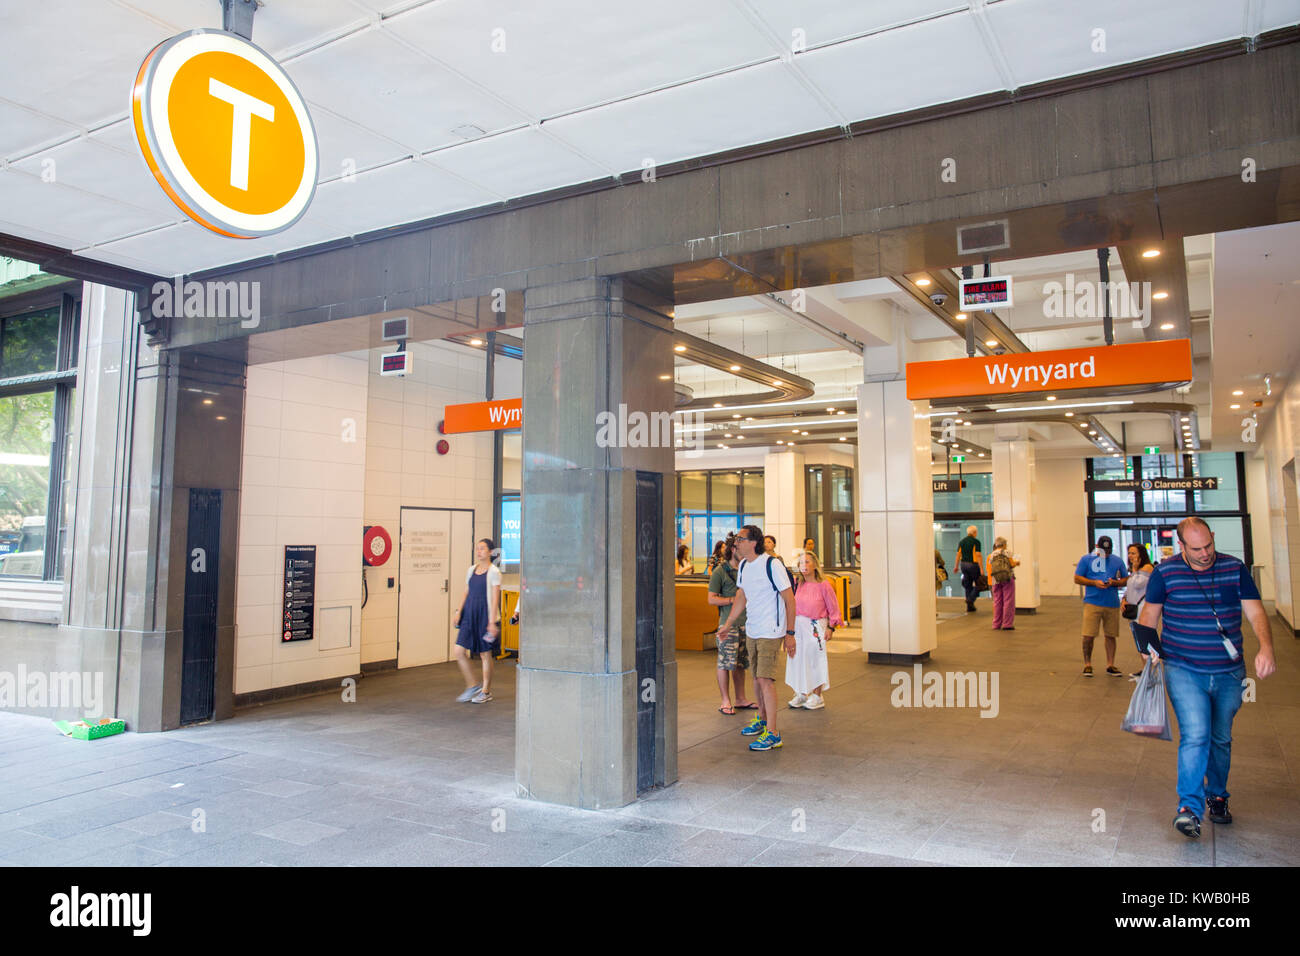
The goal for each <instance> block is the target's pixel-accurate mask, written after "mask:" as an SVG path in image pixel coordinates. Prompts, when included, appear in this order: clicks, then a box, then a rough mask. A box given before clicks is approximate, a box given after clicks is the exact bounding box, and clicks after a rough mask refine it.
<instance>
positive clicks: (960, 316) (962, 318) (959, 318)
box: [953, 312, 966, 322]
mask: <svg viewBox="0 0 1300 956" xmlns="http://www.w3.org/2000/svg"><path fill="white" fill-rule="evenodd" d="M953 318H954V319H956V320H957V321H958V322H965V321H966V313H965V312H958V313H957V314H956V315H954V316H953Z"/></svg>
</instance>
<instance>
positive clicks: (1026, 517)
mask: <svg viewBox="0 0 1300 956" xmlns="http://www.w3.org/2000/svg"><path fill="white" fill-rule="evenodd" d="M1037 472H1038V470H1037V468H1036V466H1035V464H1034V446H1033V443H1032V442H1030V441H1028V440H1025V439H1016V440H1010V441H1006V440H998V441H995V442H994V443H993V534H994V536H995V537H996V536H998V535H1001V536H1002V537H1004V538H1006V539H1007V549H1008V550H1009V551H1010V552H1011V553H1012V555H1014V556H1015V557H1016V558H1017V559H1018V560H1019V561H1020V567H1018V568H1016V609H1017V610H1026V611H1028V610H1037V609H1038V606H1039V605H1040V604H1041V603H1042V601H1041V596H1040V594H1039V583H1038V582H1039V568H1038V506H1037V499H1038V478H1037ZM992 550H993V542H992V541H988V542H985V545H984V553H985V556H987V555H988V553H989V552H990V551H992Z"/></svg>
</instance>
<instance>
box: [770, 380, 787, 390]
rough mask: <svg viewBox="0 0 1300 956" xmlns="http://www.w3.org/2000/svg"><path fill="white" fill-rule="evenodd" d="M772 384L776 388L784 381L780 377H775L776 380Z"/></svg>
mask: <svg viewBox="0 0 1300 956" xmlns="http://www.w3.org/2000/svg"><path fill="white" fill-rule="evenodd" d="M772 384H773V385H775V386H776V387H777V388H780V387H781V386H782V384H784V383H783V382H782V381H781V380H780V379H777V380H776V381H775V382H773V383H772Z"/></svg>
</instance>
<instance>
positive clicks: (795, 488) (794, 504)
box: [763, 449, 808, 561]
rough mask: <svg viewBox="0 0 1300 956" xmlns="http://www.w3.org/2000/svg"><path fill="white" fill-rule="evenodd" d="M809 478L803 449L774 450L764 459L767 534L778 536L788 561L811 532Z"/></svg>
mask: <svg viewBox="0 0 1300 956" xmlns="http://www.w3.org/2000/svg"><path fill="white" fill-rule="evenodd" d="M806 482H807V472H806V471H805V468H804V456H803V452H800V451H795V450H793V449H791V450H789V451H778V452H772V453H771V454H769V455H768V456H767V457H766V458H764V459H763V534H765V535H768V534H770V535H771V536H772V537H774V538H776V550H777V553H778V554H780V555H781V556H782V557H784V558H785V559H786V560H787V561H790V560H791V558H792V556H793V555H794V553H795V552H796V551H797V550H799V549H801V548H802V547H803V539H804V538H805V537H806V536H807V531H808V496H807V487H806Z"/></svg>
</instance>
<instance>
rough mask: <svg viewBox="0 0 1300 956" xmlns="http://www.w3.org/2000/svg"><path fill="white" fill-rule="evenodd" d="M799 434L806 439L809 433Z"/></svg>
mask: <svg viewBox="0 0 1300 956" xmlns="http://www.w3.org/2000/svg"><path fill="white" fill-rule="evenodd" d="M799 434H800V435H803V436H804V437H805V438H807V437H808V433H807V432H800V433H799Z"/></svg>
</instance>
